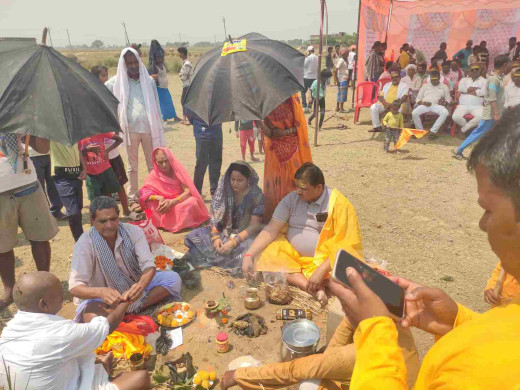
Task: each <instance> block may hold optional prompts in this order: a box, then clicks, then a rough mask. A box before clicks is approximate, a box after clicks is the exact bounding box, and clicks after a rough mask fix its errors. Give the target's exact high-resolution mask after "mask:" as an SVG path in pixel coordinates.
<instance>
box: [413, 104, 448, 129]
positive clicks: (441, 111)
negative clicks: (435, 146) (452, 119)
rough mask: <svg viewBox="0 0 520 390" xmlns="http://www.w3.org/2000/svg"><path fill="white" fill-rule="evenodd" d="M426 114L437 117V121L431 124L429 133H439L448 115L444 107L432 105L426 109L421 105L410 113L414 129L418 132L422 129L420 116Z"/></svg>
mask: <svg viewBox="0 0 520 390" xmlns="http://www.w3.org/2000/svg"><path fill="white" fill-rule="evenodd" d="M428 113H432V114H437V115H438V116H439V117H438V118H437V120H436V121H435V123H434V124H433V126H432V128H431V129H430V132H432V133H434V134H435V133H437V132H438V131H439V129H440V128H441V126H442V125H443V123H444V122H445V121H446V118H448V116H449V115H450V113H449V112H448V110H447V109H446V107H444V106H440V105H438V104H433V105H431V106H430V107H426V106H423V105H421V106H417V107H416V108H415V109H414V110H413V112H412V118H413V123H414V124H415V128H416V129H420V130H423V129H424V127H423V124H422V121H421V115H424V114H428Z"/></svg>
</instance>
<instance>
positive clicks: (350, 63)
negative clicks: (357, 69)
mask: <svg viewBox="0 0 520 390" xmlns="http://www.w3.org/2000/svg"><path fill="white" fill-rule="evenodd" d="M354 58H356V52H354V51H351V52H349V53H348V68H349V70H352V69H354V62H355V61H354Z"/></svg>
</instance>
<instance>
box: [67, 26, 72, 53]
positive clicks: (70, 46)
mask: <svg viewBox="0 0 520 390" xmlns="http://www.w3.org/2000/svg"><path fill="white" fill-rule="evenodd" d="M67 37H68V38H69V48H70V49H71V50H72V43H70V35H69V29H67Z"/></svg>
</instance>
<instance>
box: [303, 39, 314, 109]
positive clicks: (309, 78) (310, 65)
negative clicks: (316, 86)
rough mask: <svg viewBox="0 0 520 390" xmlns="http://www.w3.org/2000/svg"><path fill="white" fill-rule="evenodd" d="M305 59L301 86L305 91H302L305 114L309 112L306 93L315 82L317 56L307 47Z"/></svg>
mask: <svg viewBox="0 0 520 390" xmlns="http://www.w3.org/2000/svg"><path fill="white" fill-rule="evenodd" d="M307 53H308V55H307V57H306V58H305V63H304V64H303V86H304V87H305V89H304V90H303V91H302V106H303V108H304V110H305V112H309V111H310V108H307V96H306V94H307V91H308V89H309V88H310V87H311V85H312V83H314V81H316V77H317V74H318V56H317V55H316V54H314V47H313V46H309V47H308V48H307Z"/></svg>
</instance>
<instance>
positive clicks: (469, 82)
mask: <svg viewBox="0 0 520 390" xmlns="http://www.w3.org/2000/svg"><path fill="white" fill-rule="evenodd" d="M486 83H487V80H486V79H485V78H484V77H482V76H480V66H478V64H473V65H471V66H470V67H469V74H468V77H464V78H463V79H462V80H460V82H459V87H458V90H459V92H460V97H459V105H458V106H457V108H456V109H455V111H454V112H453V115H452V119H453V121H454V122H455V123H456V124H457V125H459V126H460V130H461V131H462V132H463V133H466V132H467V131H468V130H470V129H474V128H475V127H477V126H478V124H479V122H480V120H481V119H482V112H483V111H484V106H483V104H484V95H485V93H486ZM468 114H470V115H472V116H473V119H471V120H469V121H468V120H466V119H465V118H464V116H465V115H468Z"/></svg>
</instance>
